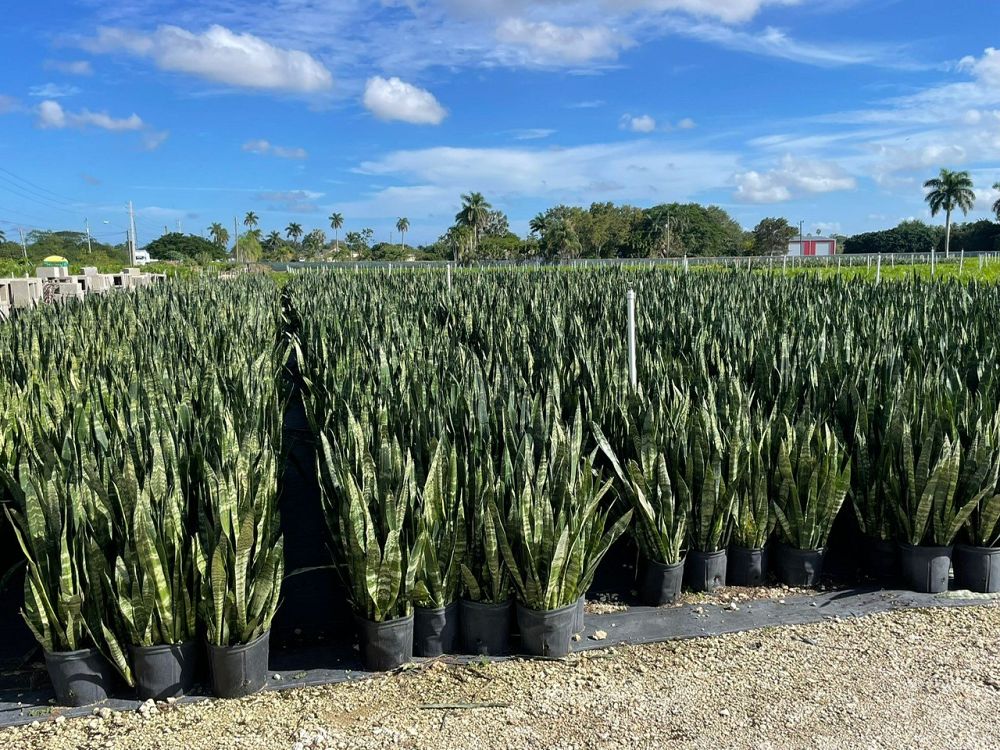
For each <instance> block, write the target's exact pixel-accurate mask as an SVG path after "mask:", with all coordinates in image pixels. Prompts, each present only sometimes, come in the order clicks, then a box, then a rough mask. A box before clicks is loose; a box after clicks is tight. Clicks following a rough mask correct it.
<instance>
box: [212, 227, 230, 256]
mask: <svg viewBox="0 0 1000 750" xmlns="http://www.w3.org/2000/svg"><path fill="white" fill-rule="evenodd" d="M208 233H209V234H211V235H212V242H214V243H215V244H216V245H218V246H219V247H220V248H221V249H223V250H225V249H226V246H227V245H229V230H228V229H226V228H225V227H224V226H223V225H222V224H220V223H219V222H215V223H214V224H212V226H210V227H209V228H208Z"/></svg>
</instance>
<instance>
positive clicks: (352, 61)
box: [0, 0, 1000, 243]
mask: <svg viewBox="0 0 1000 750" xmlns="http://www.w3.org/2000/svg"><path fill="white" fill-rule="evenodd" d="M8 5H9V6H12V7H6V8H5V9H4V26H5V34H4V44H3V46H2V48H0V70H2V71H3V72H2V74H0V170H2V171H0V228H2V229H4V230H5V231H6V232H7V233H8V235H10V234H11V230H13V231H14V232H15V233H16V227H17V226H23V227H25V228H76V227H79V228H82V227H83V223H84V219H85V218H86V219H89V221H90V224H91V227H92V228H93V229H94V232H95V233H96V234H98V235H103V236H104V237H105V238H106V239H108V240H114V239H116V238H119V239H120V238H121V237H123V236H124V235H123V233H124V228H125V208H124V207H125V204H126V203H127V201H129V200H132V201H134V203H135V206H136V209H137V215H138V222H137V223H138V233H139V241H140V243H143V242H145V241H147V240H149V239H151V238H152V237H153V236H154V235H156V234H159V233H161V232H162V231H163V227H164V226H168V227H170V228H171V229H174V228H176V227H177V226H181V227H182V228H183V230H184V231H189V232H195V233H199V234H200V233H203V232H204V231H205V230H206V228H207V227H208V225H209V224H210V223H211V222H213V221H222V222H228V223H230V224H231V223H232V219H233V217H234V216H242V215H243V213H245V212H246V211H248V210H251V209H252V210H254V211H255V212H256V213H258V214H259V215H260V216H261V219H262V225H263V227H264V229H265V230H267V231H269V230H271V229H283V228H284V227H285V225H286V224H287V223H288V222H289V221H296V222H298V223H300V224H302V225H303V226H304V227H305V228H306V229H307V230H309V229H312V228H314V227H320V228H324V229H326V230H327V231H328V233H330V234H332V233H331V232H329V227H328V224H327V220H326V217H327V216H328V215H329V213H330V212H331V211H339V212H341V213H343V214H344V216H345V220H346V225H345V228H344V230H343V231H348V230H351V229H360V228H362V227H371V228H373V229H375V230H376V237H377V238H378V239H389V232H390V230H391V229H392V227H393V226H394V225H395V221H396V218H397V217H399V216H406V217H408V218H409V220H410V223H411V227H412V228H411V233H410V236H409V238H408V239H409V241H411V242H417V243H420V242H431V241H433V240H434V239H436V238H437V236H438V235H439V234H441V233H442V232H443V230H444V229H446V228H447V226H448V225H449V224H450V223H451V221H452V219H453V217H454V215H455V213H456V211H457V209H458V197H459V194H460V193H462V192H467V191H469V190H479V191H482V192H483V193H485V194H486V196H487V198H488V199H489V200H490V201H491V202H492V203H493V204H494V205H495V206H496V207H498V208H501V209H503V210H504V211H506V212H507V214H508V215H509V216H510V218H511V224H512V227H513V228H514V230H515V231H518V232H520V233H524V232H526V230H527V221H528V219H529V218H530V217H531V216H532V215H534V214H535V213H536V212H537V211H539V210H543V209H544V208H546V207H548V206H551V205H554V204H557V203H571V204H581V205H587V204H589V203H590V202H592V201H614V202H616V203H626V202H627V203H633V204H636V205H643V206H645V205H652V204H655V203H661V202H668V201H675V200H676V201H687V200H693V201H699V202H703V203H715V204H718V205H721V206H723V207H724V208H725V209H726V210H727V211H729V212H730V213H731V214H732V215H733V216H734V217H735V218H736V219H737V220H739V221H740V222H741V223H742V224H743V225H744V226H746V227H752V226H753V225H754V224H755V223H756V222H757V221H758V220H759V219H760V218H761V217H763V216H775V215H778V216H786V217H788V218H789V220H791V221H792V222H793V223H797V222H798V221H799V220H802V221H804V222H805V224H806V227H807V229H809V230H815V229H820V230H823V231H842V232H847V233H853V232H857V231H863V230H868V229H873V228H878V227H882V226H891V225H894V224H895V223H897V222H898V221H899V220H901V219H904V218H910V217H917V218H928V217H927V212H926V210H925V208H924V205H923V202H922V196H923V191H922V189H921V187H920V185H921V183H922V182H923V180H924V179H926V178H928V177H930V176H932V175H933V174H934V173H936V172H937V170H938V168H939V167H941V166H948V167H950V168H961V169H968V170H970V171H972V173H973V178H974V180H975V182H976V185H977V188H979V189H978V191H977V192H978V195H979V201H978V202H977V208H976V212H975V214H974V215H975V216H986V215H987V214H988V208H989V205H990V204H992V203H993V201H995V200H996V199H997V197H1000V196H998V195H997V194H996V193H995V191H992V190H991V188H990V186H991V185H992V184H993V183H994V182H997V181H998V180H1000V51H994V50H993V46H1000V31H998V30H1000V3H996V2H993V1H992V0H989V1H986V0H983V1H980V2H972V1H968V0H967V1H966V2H961V3H954V4H946V5H942V4H941V3H931V2H929V1H926V0H905V1H904V0H542V1H539V0H535V2H529V1H528V0H374V1H373V0H271V2H246V1H245V2H240V3H234V2H231V0H199V1H198V2H193V1H191V0H171V1H169V2H168V1H166V0H118V1H117V2H115V3H109V2H105V0H58V1H56V0H34V2H16V3H9V4H8ZM119 235H120V236H119Z"/></svg>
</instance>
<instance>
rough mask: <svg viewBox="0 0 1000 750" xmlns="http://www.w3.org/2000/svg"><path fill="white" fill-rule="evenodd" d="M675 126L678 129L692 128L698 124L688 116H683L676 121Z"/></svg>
mask: <svg viewBox="0 0 1000 750" xmlns="http://www.w3.org/2000/svg"><path fill="white" fill-rule="evenodd" d="M677 127H678V129H680V130H692V129H694V128H696V127H698V125H697V123H695V121H694V120H692V119H691V118H690V117H685V118H683V119H682V120H679V121H678V122H677Z"/></svg>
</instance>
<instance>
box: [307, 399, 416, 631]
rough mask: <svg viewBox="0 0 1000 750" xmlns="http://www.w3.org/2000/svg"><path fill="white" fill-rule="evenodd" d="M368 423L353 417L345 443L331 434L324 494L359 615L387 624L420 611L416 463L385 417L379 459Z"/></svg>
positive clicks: (322, 460)
mask: <svg viewBox="0 0 1000 750" xmlns="http://www.w3.org/2000/svg"><path fill="white" fill-rule="evenodd" d="M368 432H369V429H368V425H367V424H362V423H361V422H359V421H358V420H356V419H355V418H354V416H353V414H349V415H348V429H347V432H346V434H345V435H344V436H342V438H341V440H340V441H334V439H333V438H332V437H331V436H330V435H329V434H327V433H326V432H323V433H321V434H320V448H319V455H318V456H317V462H318V468H319V476H320V494H321V497H322V500H323V504H324V508H325V511H326V518H327V525H328V527H329V530H330V535H331V539H332V542H333V553H334V565H335V567H336V569H337V572H338V573H339V575H340V577H341V579H342V580H343V582H344V584H345V586H346V587H347V591H348V596H349V598H350V601H351V605H352V607H353V608H354V613H355V614H356V615H357V616H359V617H363V618H365V619H368V620H371V621H372V622H386V621H388V620H394V619H397V618H400V617H405V616H407V615H408V614H410V613H411V612H412V603H411V597H412V592H413V590H414V586H415V582H416V571H417V569H418V567H419V563H420V561H421V559H422V549H421V547H422V544H423V538H422V537H415V535H414V534H413V531H412V515H413V508H414V505H415V504H416V502H417V480H416V477H415V476H414V465H413V458H412V457H411V456H410V455H409V454H406V455H405V456H404V454H403V451H402V448H401V447H400V445H399V442H398V440H395V439H393V438H391V437H390V436H389V435H388V423H387V415H385V414H384V413H383V414H381V415H380V421H379V426H378V430H377V432H376V439H375V445H376V455H377V457H378V458H377V460H376V458H375V457H374V456H373V455H372V451H371V449H370V447H369V442H368Z"/></svg>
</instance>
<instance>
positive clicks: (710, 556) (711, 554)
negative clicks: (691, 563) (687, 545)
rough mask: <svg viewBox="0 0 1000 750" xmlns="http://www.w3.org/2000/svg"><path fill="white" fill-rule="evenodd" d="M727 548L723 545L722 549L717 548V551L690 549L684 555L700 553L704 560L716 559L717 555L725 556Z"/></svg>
mask: <svg viewBox="0 0 1000 750" xmlns="http://www.w3.org/2000/svg"><path fill="white" fill-rule="evenodd" d="M726 550H727V548H726V547H723V548H722V549H719V550H716V551H715V552H705V551H704V550H700V549H689V550H688V551H687V552H686V553H685V554H684V557H685V558H686V557H687V556H688V555H698V556H700V557H701V558H702V559H704V560H714V559H715V558H717V557H723V556H725V554H726Z"/></svg>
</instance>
